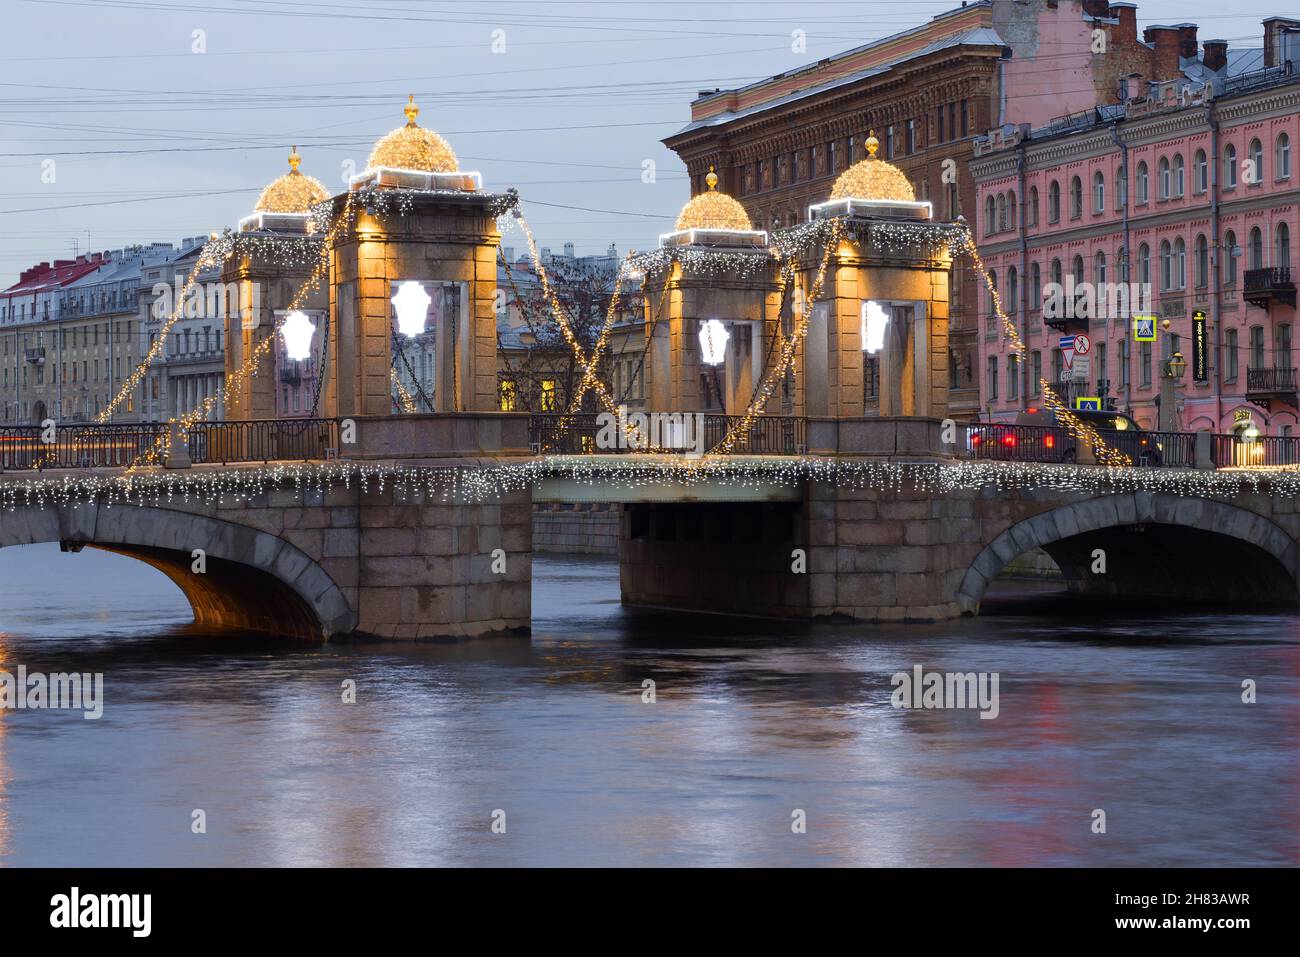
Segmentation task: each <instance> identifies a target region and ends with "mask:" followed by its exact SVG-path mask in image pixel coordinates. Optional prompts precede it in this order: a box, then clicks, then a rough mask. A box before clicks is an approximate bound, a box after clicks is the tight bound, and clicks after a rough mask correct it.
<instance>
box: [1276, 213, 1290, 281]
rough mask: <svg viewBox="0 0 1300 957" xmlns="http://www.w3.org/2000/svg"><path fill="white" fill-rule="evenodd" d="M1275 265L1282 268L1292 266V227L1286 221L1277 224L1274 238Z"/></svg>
mask: <svg viewBox="0 0 1300 957" xmlns="http://www.w3.org/2000/svg"><path fill="white" fill-rule="evenodd" d="M1273 265H1274V266H1277V267H1279V268H1282V269H1289V268H1290V267H1291V228H1290V227H1289V226H1287V224H1286V223H1285V222H1281V223H1278V224H1277V233H1276V235H1275V237H1274V240H1273Z"/></svg>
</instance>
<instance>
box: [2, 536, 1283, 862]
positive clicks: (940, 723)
mask: <svg viewBox="0 0 1300 957" xmlns="http://www.w3.org/2000/svg"><path fill="white" fill-rule="evenodd" d="M534 570H535V579H536V583H535V586H534V616H535V617H534V628H533V638H532V640H531V642H530V641H528V640H525V639H509V640H491V641H479V642H471V643H464V644H421V645H410V644H402V645H364V646H347V645H328V646H323V647H318V648H309V649H302V648H295V647H290V646H277V645H273V644H270V643H268V642H266V641H265V640H260V639H257V640H249V639H246V638H244V639H241V638H231V637H229V636H221V637H212V636H206V637H205V636H201V635H195V634H191V633H190V632H189V630H188V629H187V627H186V623H187V622H188V620H189V614H188V607H187V605H186V603H185V601H184V599H183V598H182V597H181V596H180V593H179V591H177V590H176V589H175V588H174V586H172V585H171V584H170V583H168V582H167V581H166V580H165V579H163V578H162V577H161V576H160V575H158V574H157V573H155V572H153V571H152V570H151V569H148V568H147V567H146V566H143V565H140V564H138V563H134V562H131V561H130V560H127V559H122V558H118V557H116V556H111V555H106V554H103V553H98V552H95V551H93V550H92V549H86V550H85V551H83V552H82V553H80V554H76V555H72V554H60V553H59V552H58V551H57V547H55V546H26V547H22V548H8V549H5V550H4V551H3V552H0V671H9V672H10V673H16V669H17V666H18V665H20V664H21V665H25V666H26V667H27V669H28V670H29V672H37V671H40V672H46V673H52V672H70V671H78V672H102V673H103V675H104V699H105V700H104V710H103V716H102V718H100V719H99V720H85V719H84V718H83V716H82V713H81V712H79V711H71V710H44V711H33V710H22V711H18V710H8V711H5V710H0V863H3V864H7V865H54V866H59V865H191V864H192V865H569V864H573V865H577V864H588V865H695V864H704V865H733V864H734V865H831V864H853V865H957V866H961V865H1072V866H1073V865H1097V866H1102V865H1153V866H1186V865H1206V866H1209V865H1265V864H1269V865H1277V864H1295V863H1297V861H1298V860H1300V747H1298V745H1300V740H1298V738H1300V621H1298V620H1297V619H1295V618H1293V617H1279V616H1246V615H1241V616H1223V615H1218V614H1216V615H1212V616H1210V615H1201V616H1195V615H1178V614H1174V613H1171V612H1169V611H1168V610H1165V611H1163V612H1159V613H1157V612H1156V611H1155V610H1151V611H1149V612H1147V613H1145V614H1140V613H1139V611H1135V610H1133V609H1125V610H1123V611H1119V610H1117V611H1116V612H1114V613H1112V614H1105V613H1101V612H1097V611H1093V612H1090V613H1087V614H1084V613H1081V612H1079V611H1078V610H1077V609H1068V608H1066V607H1064V606H1061V607H1053V606H1052V605H1051V604H1050V603H1047V604H1044V603H1041V602H1040V603H1038V604H1033V605H1027V606H1023V607H1020V606H1016V605H1007V606H1004V608H1005V609H1006V611H1007V613H1004V614H1000V615H989V616H986V617H982V618H980V619H978V620H964V621H957V622H948V623H943V624H937V625H923V626H907V627H901V626H891V627H885V626H865V625H864V626H853V627H836V626H804V625H792V624H789V623H771V622H762V621H741V620H735V619H721V618H718V619H714V618H709V617H687V616H680V615H667V614H650V613H644V612H633V611H630V610H627V609H623V608H622V607H621V606H620V604H619V601H618V581H617V565H616V564H613V563H611V562H609V561H606V560H595V559H573V558H567V557H566V558H559V557H549V558H540V559H538V560H537V562H536V563H535V566H534ZM918 664H919V665H922V666H924V668H925V670H927V671H930V670H935V671H960V672H971V671H973V672H989V673H994V672H995V673H997V674H998V675H999V714H998V716H997V718H996V719H993V720H987V719H981V718H980V717H979V712H978V711H976V710H969V709H968V710H952V709H949V710H914V711H904V710H899V709H895V708H893V707H892V706H891V703H890V695H891V691H892V686H891V682H890V676H891V675H892V674H894V673H895V672H899V671H907V672H911V670H912V669H913V666H915V665H918ZM1247 678H1249V679H1253V680H1254V681H1255V682H1256V683H1257V687H1258V701H1257V703H1255V704H1244V703H1242V701H1241V685H1242V681H1243V680H1244V679H1247ZM646 679H649V680H651V681H653V682H654V701H653V702H652V703H651V702H647V701H645V700H643V699H644V698H645V697H646V695H645V694H644V692H643V682H644V681H645V680H646ZM349 680H350V681H354V682H356V689H357V690H356V702H355V703H352V704H347V703H344V702H343V700H342V697H343V691H342V689H343V686H344V682H346V681H349ZM196 810H200V811H202V812H203V816H204V820H205V824H206V832H205V833H199V834H196V833H193V824H192V822H193V821H194V819H195V818H194V815H195V811H196ZM1096 810H1101V811H1104V812H1105V825H1106V830H1105V833H1094V820H1095V817H1094V811H1096ZM799 811H801V812H802V818H803V820H805V821H806V828H805V830H804V833H796V832H795V831H796V828H795V827H793V826H792V824H793V822H794V821H795V820H796V816H797V813H796V812H799ZM498 812H504V814H501V813H498ZM494 819H495V820H496V821H497V822H498V829H499V825H500V823H501V822H503V823H504V830H505V832H504V833H494V831H493V821H494Z"/></svg>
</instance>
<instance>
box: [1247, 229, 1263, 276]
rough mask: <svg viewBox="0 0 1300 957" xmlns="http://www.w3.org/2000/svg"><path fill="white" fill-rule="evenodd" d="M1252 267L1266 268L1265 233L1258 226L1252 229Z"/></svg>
mask: <svg viewBox="0 0 1300 957" xmlns="http://www.w3.org/2000/svg"><path fill="white" fill-rule="evenodd" d="M1250 268H1251V269H1263V268H1264V234H1263V232H1261V231H1260V228H1259V227H1258V226H1255V227H1254V228H1252V229H1251V231H1250Z"/></svg>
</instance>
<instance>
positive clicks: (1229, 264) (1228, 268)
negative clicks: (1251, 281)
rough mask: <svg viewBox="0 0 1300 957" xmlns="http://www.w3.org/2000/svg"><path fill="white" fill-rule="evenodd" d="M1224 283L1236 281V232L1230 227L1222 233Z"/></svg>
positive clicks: (1228, 284)
mask: <svg viewBox="0 0 1300 957" xmlns="http://www.w3.org/2000/svg"><path fill="white" fill-rule="evenodd" d="M1223 260H1224V263H1223V264H1224V270H1223V272H1224V277H1223V282H1224V285H1227V286H1232V285H1235V284H1236V282H1237V234H1236V233H1234V232H1233V231H1232V230H1231V229H1230V230H1228V231H1227V232H1226V233H1224V235H1223Z"/></svg>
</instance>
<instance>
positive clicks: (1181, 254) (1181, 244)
mask: <svg viewBox="0 0 1300 957" xmlns="http://www.w3.org/2000/svg"><path fill="white" fill-rule="evenodd" d="M1173 288H1175V289H1186V288H1187V241H1186V240H1185V239H1183V237H1181V236H1179V237H1178V238H1177V239H1175V240H1174V286H1173Z"/></svg>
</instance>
